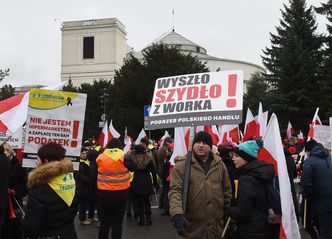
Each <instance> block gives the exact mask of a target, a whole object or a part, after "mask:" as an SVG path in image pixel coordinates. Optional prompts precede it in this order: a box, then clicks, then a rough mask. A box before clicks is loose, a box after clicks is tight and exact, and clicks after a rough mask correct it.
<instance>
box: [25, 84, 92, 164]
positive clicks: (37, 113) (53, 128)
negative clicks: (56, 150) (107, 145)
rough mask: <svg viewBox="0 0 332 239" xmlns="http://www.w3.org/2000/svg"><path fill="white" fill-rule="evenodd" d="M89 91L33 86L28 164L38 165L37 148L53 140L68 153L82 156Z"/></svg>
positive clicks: (28, 137)
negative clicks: (45, 88) (48, 88)
mask: <svg viewBox="0 0 332 239" xmlns="http://www.w3.org/2000/svg"><path fill="white" fill-rule="evenodd" d="M86 98H87V97H86V94H79V93H73V92H64V91H52V90H42V89H31V90H30V96H29V108H28V117H27V122H26V136H25V145H24V159H23V166H24V167H34V166H35V163H36V158H37V151H38V149H39V148H40V147H41V146H42V145H43V144H47V143H50V142H56V143H58V144H61V145H62V146H63V147H64V148H65V149H66V156H68V157H77V156H79V155H80V150H81V144H82V135H83V127H84V117H85V106H86Z"/></svg>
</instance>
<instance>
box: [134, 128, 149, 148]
mask: <svg viewBox="0 0 332 239" xmlns="http://www.w3.org/2000/svg"><path fill="white" fill-rule="evenodd" d="M143 138H148V136H147V135H146V133H145V131H144V129H142V130H141V132H140V133H139V135H138V136H137V139H136V141H135V145H138V144H140V143H141V139H143Z"/></svg>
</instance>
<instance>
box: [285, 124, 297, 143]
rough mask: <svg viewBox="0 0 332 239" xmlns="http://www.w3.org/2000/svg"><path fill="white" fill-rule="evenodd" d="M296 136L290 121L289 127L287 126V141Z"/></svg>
mask: <svg viewBox="0 0 332 239" xmlns="http://www.w3.org/2000/svg"><path fill="white" fill-rule="evenodd" d="M293 134H295V130H294V128H293V126H292V124H291V122H290V121H288V125H287V132H286V139H290V137H291V136H292V135H293Z"/></svg>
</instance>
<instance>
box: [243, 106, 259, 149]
mask: <svg viewBox="0 0 332 239" xmlns="http://www.w3.org/2000/svg"><path fill="white" fill-rule="evenodd" d="M256 133H257V123H256V120H255V118H254V116H253V115H252V113H251V110H250V109H249V108H248V110H247V116H246V123H245V126H244V135H243V142H244V141H247V140H250V139H255V138H257V136H256Z"/></svg>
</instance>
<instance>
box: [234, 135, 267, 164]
mask: <svg viewBox="0 0 332 239" xmlns="http://www.w3.org/2000/svg"><path fill="white" fill-rule="evenodd" d="M263 145H264V143H263V140H262V139H256V140H249V141H246V142H244V143H241V144H239V145H238V146H237V148H236V149H235V150H234V152H235V153H236V154H237V155H239V156H240V157H241V158H243V159H244V160H246V161H253V160H256V159H257V155H258V151H259V150H260V149H261V148H262V147H263Z"/></svg>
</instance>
